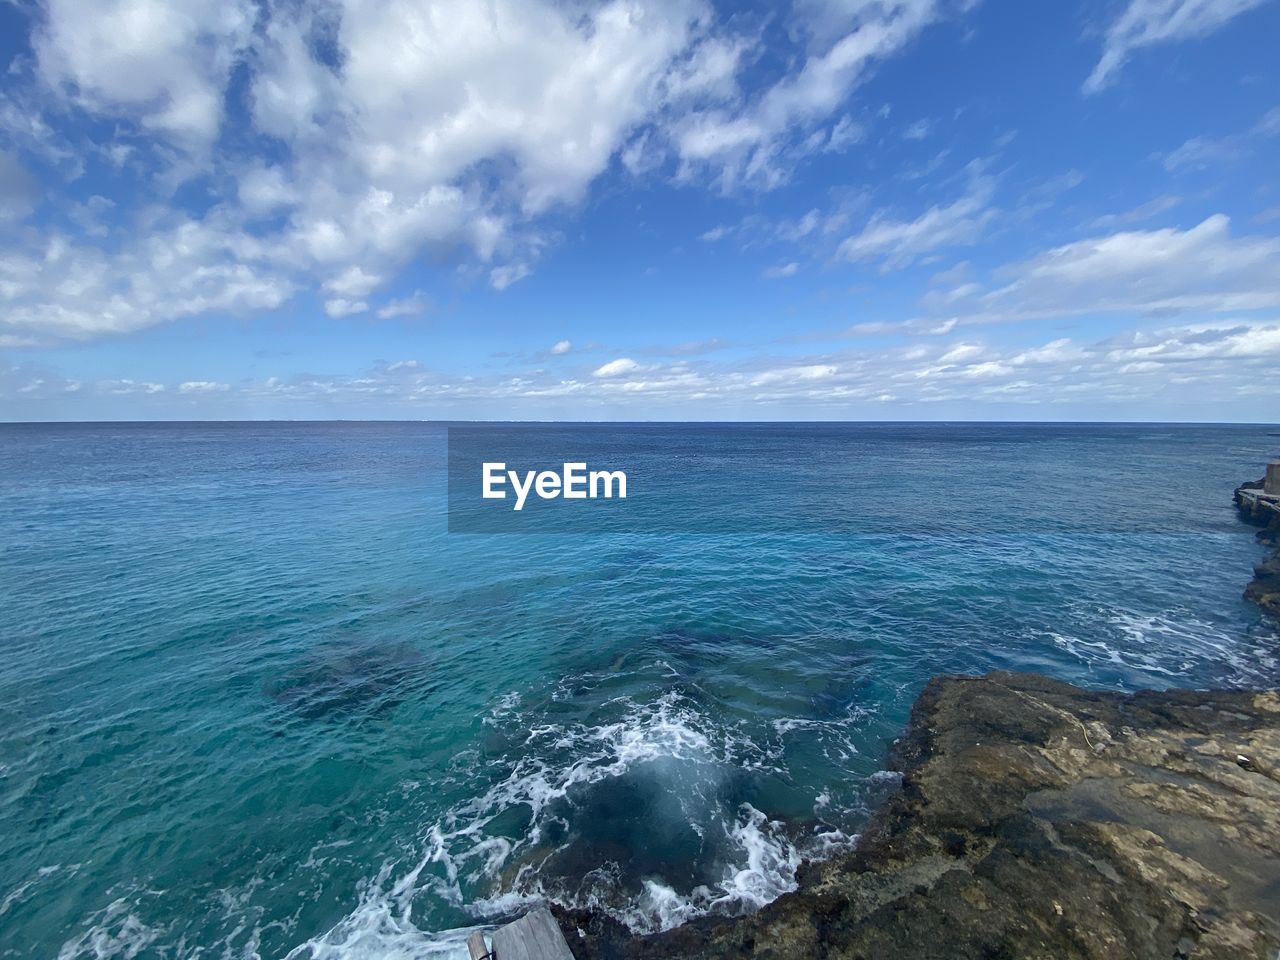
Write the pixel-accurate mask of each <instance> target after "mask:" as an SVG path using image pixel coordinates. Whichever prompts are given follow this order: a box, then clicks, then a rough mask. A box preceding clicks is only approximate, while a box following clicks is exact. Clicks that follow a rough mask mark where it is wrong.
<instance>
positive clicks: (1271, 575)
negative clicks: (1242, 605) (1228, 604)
mask: <svg viewBox="0 0 1280 960" xmlns="http://www.w3.org/2000/svg"><path fill="white" fill-rule="evenodd" d="M1235 502H1236V509H1237V510H1238V511H1240V517H1241V519H1243V520H1244V521H1245V522H1246V523H1251V524H1253V525H1254V526H1255V527H1261V528H1262V529H1261V530H1259V531H1258V540H1259V541H1260V542H1261V543H1265V544H1269V545H1270V546H1273V547H1276V548H1277V549H1276V550H1274V551H1273V552H1272V553H1271V555H1270V556H1269V557H1267V559H1265V560H1263V561H1262V562H1261V563H1260V564H1258V565H1257V566H1256V567H1254V568H1253V580H1251V581H1250V582H1249V585H1248V586H1247V587H1245V591H1244V595H1245V597H1246V598H1248V599H1249V600H1252V601H1253V602H1254V603H1256V604H1257V605H1258V606H1260V607H1261V608H1262V609H1263V610H1265V611H1266V612H1267V613H1269V614H1271V615H1272V616H1275V617H1280V463H1275V464H1271V465H1270V466H1268V467H1267V478H1266V479H1265V480H1258V481H1256V482H1254V483H1245V484H1242V485H1241V486H1239V487H1237V488H1236V495H1235Z"/></svg>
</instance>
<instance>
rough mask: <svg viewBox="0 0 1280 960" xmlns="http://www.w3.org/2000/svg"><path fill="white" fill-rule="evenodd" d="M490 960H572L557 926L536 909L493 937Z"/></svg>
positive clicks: (547, 912)
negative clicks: (491, 959) (491, 957)
mask: <svg viewBox="0 0 1280 960" xmlns="http://www.w3.org/2000/svg"><path fill="white" fill-rule="evenodd" d="M493 957H494V960H573V954H572V953H571V952H570V951H569V944H568V943H567V942H565V939H564V934H563V933H561V932H560V925H559V924H558V923H556V919H555V917H553V916H551V911H550V910H548V909H547V908H546V907H538V909H536V910H532V911H530V912H529V913H527V914H525V915H524V916H523V917H521V918H520V919H519V920H517V921H515V922H514V923H508V924H507V925H506V926H505V927H499V928H498V929H497V930H495V931H494V934H493Z"/></svg>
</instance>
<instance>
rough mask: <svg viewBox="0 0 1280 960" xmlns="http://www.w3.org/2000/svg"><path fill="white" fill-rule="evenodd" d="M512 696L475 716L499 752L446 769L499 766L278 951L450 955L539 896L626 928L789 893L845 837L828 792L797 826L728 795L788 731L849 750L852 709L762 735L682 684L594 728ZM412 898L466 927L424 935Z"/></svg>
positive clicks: (615, 702) (767, 760) (776, 760)
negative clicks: (353, 898) (538, 711)
mask: <svg viewBox="0 0 1280 960" xmlns="http://www.w3.org/2000/svg"><path fill="white" fill-rule="evenodd" d="M576 682H577V683H578V684H581V683H582V682H583V680H582V678H578V680H577V681H576ZM566 686H571V684H568V685H566ZM562 693H563V691H562V690H561V691H556V692H555V694H553V696H552V697H551V698H550V699H551V702H552V703H554V702H556V700H557V696H556V694H562ZM520 703H522V698H521V697H519V696H515V695H512V694H508V695H506V696H503V697H501V698H499V699H498V701H497V702H496V704H495V705H494V707H493V709H492V710H491V711H490V712H489V714H488V716H487V717H486V718H485V720H484V723H485V724H486V725H487V726H489V727H491V728H493V729H495V730H498V731H505V732H506V733H507V734H508V735H509V736H510V742H509V744H508V746H507V747H506V748H505V749H503V750H502V751H500V756H499V757H498V758H497V759H496V760H495V759H494V758H492V757H489V758H486V757H484V756H483V755H480V754H476V755H474V756H471V757H468V758H466V760H465V762H464V763H463V764H462V768H461V769H459V770H458V771H457V775H458V776H459V777H463V778H468V779H473V778H475V777H476V775H477V770H478V769H479V768H482V767H484V766H486V765H488V766H490V767H495V768H497V769H499V770H500V771H502V774H501V775H499V776H497V777H495V778H493V780H492V782H491V783H490V785H489V786H488V787H487V789H485V790H483V791H482V792H479V793H478V794H476V795H474V796H472V797H470V798H469V799H467V800H465V801H464V802H461V803H459V804H457V805H455V806H454V807H453V808H452V809H450V810H449V811H447V812H446V813H445V814H444V815H443V816H441V817H440V818H439V819H437V820H435V821H434V822H432V823H431V824H429V825H428V826H427V827H426V829H425V830H424V832H423V840H422V849H421V851H420V855H419V857H418V859H417V861H416V863H414V865H413V866H412V867H411V868H410V869H408V870H407V871H404V872H402V873H400V874H399V875H397V874H396V871H395V867H394V864H391V863H388V864H386V865H384V867H383V869H382V871H381V872H380V873H379V874H378V876H377V877H375V878H373V879H372V880H371V881H370V882H369V883H368V885H367V887H366V889H365V890H363V891H362V894H361V896H360V901H359V903H358V905H357V907H356V908H355V909H354V910H353V911H352V912H351V913H350V914H349V915H348V916H347V917H345V918H344V919H343V920H342V921H341V922H340V923H339V924H337V925H336V926H335V927H334V928H333V929H331V930H330V931H328V932H327V933H326V934H325V935H324V936H322V937H320V938H317V939H314V940H311V941H308V942H307V943H305V944H303V945H301V946H299V947H297V948H296V949H295V950H294V951H293V952H292V953H290V954H289V958H290V960H364V958H366V957H367V958H370V960H372V958H374V957H377V958H379V960H381V958H384V957H389V958H400V957H405V958H408V957H441V958H445V957H454V956H457V957H464V956H465V955H466V954H465V950H464V945H465V940H466V936H467V935H468V934H469V933H470V932H471V931H472V930H475V929H484V928H486V927H487V926H492V925H493V924H495V923H498V922H501V921H503V920H505V919H507V918H509V917H512V916H514V915H517V914H519V913H521V912H524V911H526V910H528V909H530V908H531V907H533V906H535V905H538V904H543V903H548V902H550V903H556V904H560V905H561V906H564V907H566V908H576V909H589V910H594V911H598V912H600V913H603V914H606V915H608V916H610V917H612V918H613V919H615V920H617V921H619V922H620V923H623V924H624V925H626V926H627V927H628V928H630V929H631V930H633V931H634V932H637V933H651V932H656V931H659V930H666V929H669V928H671V927H673V926H677V925H679V924H681V923H685V922H687V921H688V920H691V919H693V918H695V917H700V916H705V915H707V914H711V913H718V914H724V915H732V914H742V913H747V912H751V911H754V910H757V909H759V908H760V907H762V906H764V905H765V904H767V903H770V902H771V901H773V900H775V899H776V898H777V897H779V896H781V895H782V894H784V893H787V892H788V891H791V890H794V889H795V888H796V871H797V870H798V868H799V866H800V864H801V863H802V862H803V861H804V860H815V859H824V858H827V857H830V856H832V855H834V854H835V853H837V852H839V851H841V850H846V849H849V848H850V847H851V846H852V844H853V843H854V841H855V840H856V836H854V835H853V834H851V833H849V832H846V831H845V830H844V829H841V827H840V826H839V825H838V824H836V823H834V822H832V819H835V818H834V817H833V814H835V813H837V812H838V811H836V810H835V808H834V805H833V801H832V797H831V793H830V791H828V790H824V791H822V792H821V793H820V794H819V795H815V796H814V797H813V799H812V811H813V815H812V819H811V820H810V821H808V822H806V823H803V824H797V823H788V822H786V821H784V820H783V819H781V818H777V817H770V816H769V815H767V814H766V813H765V812H763V811H762V810H761V809H759V808H758V807H757V806H755V805H754V804H752V803H751V802H747V801H743V800H735V799H734V792H735V791H734V789H733V784H734V778H735V777H738V776H741V774H742V772H743V771H754V772H756V773H759V772H761V771H764V772H767V773H770V774H776V775H780V776H785V775H786V772H787V771H786V768H785V764H784V762H783V753H784V746H785V740H786V739H787V737H788V736H790V735H792V734H795V733H797V732H798V731H804V732H806V733H809V734H815V735H818V736H820V737H833V738H835V739H836V740H839V741H840V743H841V746H840V747H839V748H838V749H839V750H840V751H841V752H842V753H844V752H847V753H848V754H850V755H852V754H856V752H857V751H856V749H855V748H854V747H853V745H852V743H851V742H849V741H848V739H847V738H848V735H849V730H848V727H851V726H852V725H855V724H856V723H858V722H861V714H858V713H856V712H854V713H852V714H851V715H850V717H849V718H848V719H847V720H845V721H843V722H841V721H838V720H834V719H833V720H823V721H814V722H809V721H805V720H802V719H790V720H787V719H784V720H779V721H778V722H777V723H776V724H773V725H772V728H771V729H772V732H773V735H772V736H771V737H768V738H766V739H765V741H764V742H761V740H759V739H756V738H752V737H751V736H748V734H747V733H746V732H745V730H744V729H743V728H742V727H741V726H736V725H732V724H725V723H724V722H723V721H721V722H720V723H719V724H717V723H715V722H713V721H712V719H711V717H710V715H709V713H708V712H706V711H704V710H703V709H701V708H700V706H699V704H698V703H697V699H696V696H694V695H692V694H691V692H689V691H684V690H669V691H668V692H666V693H664V694H663V695H661V696H659V697H657V698H655V699H653V700H651V701H649V702H647V703H640V702H635V701H633V700H632V699H630V698H628V697H625V696H624V697H617V698H614V699H612V700H608V701H606V704H605V705H606V707H607V708H610V709H612V710H613V711H615V712H616V713H617V714H618V715H617V716H616V718H610V719H608V720H607V721H604V722H599V723H594V724H588V723H582V722H574V723H559V722H553V721H552V720H550V719H548V718H537V717H534V718H531V717H530V716H529V715H528V714H524V715H521V714H519V713H517V712H516V709H515V708H516V706H517V705H518V704H520ZM549 712H552V713H553V712H554V711H549ZM762 729H764V730H766V731H767V730H769V729H770V726H769V725H766V726H765V727H764V728H762ZM833 742H834V740H833ZM592 831H594V832H592ZM628 831H634V833H631V832H628ZM646 849H648V850H651V851H653V852H652V855H651V856H646V855H645V851H646ZM691 864H697V869H698V870H700V871H701V873H696V874H695V873H691ZM420 898H421V899H425V900H428V901H432V902H438V903H443V904H446V905H447V906H448V907H450V908H452V909H454V910H457V911H461V912H462V913H464V914H465V915H469V916H471V917H473V918H474V919H475V920H476V921H477V923H478V924H479V925H478V926H462V927H457V928H453V929H449V930H444V931H441V932H429V931H424V930H422V929H420V928H419V927H418V926H416V925H415V924H414V922H413V919H412V918H413V906H414V903H415V902H417V901H419V899H420ZM427 912H429V911H427Z"/></svg>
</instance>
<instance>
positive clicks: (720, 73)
mask: <svg viewBox="0 0 1280 960" xmlns="http://www.w3.org/2000/svg"><path fill="white" fill-rule="evenodd" d="M969 5H970V4H968V3H967V2H961V0H877V2H874V3H864V2H858V3H853V4H850V3H846V2H843V0H796V4H795V10H794V18H793V25H794V30H793V31H791V32H788V33H786V34H785V35H783V36H782V38H781V39H780V41H779V42H783V43H786V44H790V45H791V48H792V49H791V51H790V52H791V54H793V55H792V56H790V57H789V58H788V59H787V61H786V63H785V64H784V66H783V69H781V70H780V71H775V72H773V73H772V74H770V75H768V79H766V80H765V81H764V82H763V83H757V84H756V86H755V87H754V88H752V89H747V88H744V86H743V65H744V64H745V63H746V62H748V61H749V60H751V59H753V58H758V57H759V55H760V53H761V43H762V40H761V33H760V30H761V29H762V28H761V27H760V24H759V23H758V22H756V21H753V20H751V18H749V17H736V18H727V19H726V18H723V17H720V16H718V15H717V13H716V11H715V10H714V8H713V7H712V6H711V5H710V4H709V3H708V2H706V0H602V2H593V3H589V4H581V5H567V6H566V5H563V4H560V3H557V2H554V0H493V2H490V3H485V4H475V3H471V2H469V0H440V2H437V3H433V4H430V5H424V4H422V3H420V2H417V0H390V2H385V0H377V2H375V0H333V2H331V3H329V2H326V3H323V4H317V5H294V4H283V3H266V4H263V3H259V2H255V0H228V2H226V3H219V4H212V5H210V4H207V3H204V4H201V3H197V2H195V0H103V2H101V3H94V4H88V5H85V4H77V3H73V2H72V0H45V3H44V4H43V8H42V11H41V13H42V16H40V18H39V24H38V26H37V27H36V28H35V31H34V34H33V36H32V50H33V56H32V57H31V58H30V60H29V61H27V60H23V61H17V62H15V64H16V65H15V66H14V68H13V70H12V71H11V76H10V77H9V78H8V81H7V86H8V90H7V92H8V93H9V94H10V97H9V99H8V101H7V102H6V103H5V104H3V105H0V113H2V114H3V116H0V126H3V127H4V129H5V130H6V131H7V132H8V134H9V136H10V138H11V140H12V141H13V142H15V143H19V144H22V145H23V148H24V149H28V150H31V151H33V152H34V151H37V150H38V151H40V152H41V154H42V155H43V156H44V157H46V158H47V159H49V160H50V161H51V162H56V163H58V164H61V165H63V166H64V167H65V168H67V169H68V170H69V172H70V173H71V175H74V171H70V167H71V166H74V165H75V164H76V163H77V160H76V158H77V157H78V156H84V155H87V154H93V155H94V156H99V157H103V158H106V159H107V160H108V161H109V162H110V164H111V165H112V166H113V167H114V168H115V169H117V170H118V171H119V175H120V176H121V177H122V178H129V177H131V178H133V179H132V182H131V185H130V189H129V190H127V191H122V193H121V194H120V196H121V197H128V198H129V199H130V200H134V199H135V198H136V202H134V203H132V204H131V205H130V204H126V206H124V207H122V208H121V209H118V210H116V211H115V212H114V213H113V215H112V217H111V218H110V220H111V223H112V225H113V227H114V231H115V232H114V233H113V234H112V235H110V236H108V233H110V232H111V231H110V230H108V229H107V228H105V227H104V228H102V229H101V230H100V231H99V232H98V233H92V234H91V233H89V232H87V231H86V232H84V233H83V234H81V235H80V236H78V237H67V236H63V235H60V234H58V233H56V232H55V229H54V228H52V227H49V226H42V227H39V228H38V229H36V230H33V231H32V232H31V233H30V234H28V235H27V236H25V237H24V244H25V249H23V250H20V251H19V252H18V254H17V257H16V261H17V263H18V267H17V268H14V269H8V270H7V271H6V275H5V277H4V280H3V282H0V306H3V308H4V309H3V310H0V336H3V337H4V338H5V342H9V343H15V342H27V341H28V340H32V341H50V340H55V339H62V338H76V339H83V338H86V337H93V336H99V335H103V334H108V333H122V332H128V331H131V330H137V329H140V328H142V327H145V326H148V325H151V324H156V323H163V322H167V321H170V320H175V319H181V318H183V317H188V316H193V315H197V314H199V313H202V312H253V311H255V310H269V309H274V308H275V307H278V306H279V305H280V304H282V303H283V302H285V300H287V299H288V298H289V297H290V296H292V295H293V294H294V293H295V292H297V291H301V290H309V291H313V292H318V293H319V294H320V300H321V302H322V303H323V304H324V309H325V312H326V313H328V314H329V315H330V316H345V315H350V314H353V313H357V312H364V311H366V310H376V311H377V312H378V315H382V314H384V313H385V314H387V315H393V314H394V315H399V314H398V313H396V308H394V307H392V306H391V305H390V304H388V305H385V306H384V307H381V308H379V307H376V299H377V294H378V293H379V291H380V290H382V289H383V288H384V287H385V286H386V285H387V284H389V283H390V282H391V281H392V280H394V279H395V278H396V277H397V276H398V274H399V273H400V271H401V270H403V269H404V268H405V266H406V265H408V264H409V263H411V262H413V261H415V260H418V261H421V259H422V258H424V257H425V259H426V261H427V262H430V263H439V264H445V265H451V266H458V267H460V268H461V270H460V272H462V273H464V274H465V275H466V276H469V277H480V278H484V279H486V280H487V281H488V283H489V284H490V285H491V286H492V287H493V288H494V289H496V290H503V289H506V288H508V287H510V286H511V285H512V284H514V283H516V282H518V281H520V280H522V279H523V278H525V277H527V276H529V275H530V274H531V273H532V272H533V271H534V270H535V269H536V267H537V264H538V262H539V259H540V257H541V256H542V255H543V253H544V251H545V250H546V248H547V247H548V245H549V244H550V243H552V242H554V239H555V234H554V233H549V232H548V231H547V229H546V228H545V227H544V225H543V224H544V219H545V218H546V216H547V215H548V214H550V213H551V212H553V211H554V210H555V209H556V208H564V207H568V206H572V205H574V204H577V203H579V202H580V201H582V199H583V198H584V197H585V196H586V194H587V192H588V190H589V189H590V187H591V185H592V184H593V182H594V181H595V180H596V179H597V178H598V177H599V176H600V175H601V174H602V173H603V172H604V171H606V170H607V169H608V168H609V166H610V164H611V163H613V162H614V161H615V159H617V160H620V161H622V162H623V164H624V165H625V166H626V168H627V169H629V170H631V171H632V173H633V174H635V175H650V174H653V173H654V171H657V170H659V169H665V173H664V174H662V175H666V176H674V177H676V178H677V179H681V180H684V181H688V180H690V179H695V178H702V179H703V180H704V182H705V181H713V182H715V183H717V184H719V185H720V186H721V187H724V188H728V187H729V186H731V185H733V184H741V183H751V184H752V185H754V186H757V187H768V186H771V185H775V184H777V183H780V182H781V181H782V180H783V179H785V177H786V174H787V171H788V170H789V169H792V168H793V167H794V163H795V162H796V161H797V160H798V159H799V158H801V157H803V156H805V155H807V154H812V153H817V152H821V151H823V150H834V149H845V148H847V147H849V146H851V145H852V144H853V143H856V142H858V140H859V139H860V138H861V136H862V127H861V125H860V124H859V123H858V121H857V120H855V119H854V118H853V116H851V114H850V106H849V104H848V100H849V98H850V96H851V94H852V93H853V92H854V91H855V89H856V88H857V86H858V85H859V83H860V82H861V81H862V80H863V79H864V78H865V77H866V76H867V74H868V72H869V71H870V70H872V69H873V68H874V66H875V65H876V64H878V63H880V62H882V61H884V60H886V59H887V58H889V57H892V56H894V55H895V54H897V53H899V52H900V51H902V50H903V49H904V48H905V47H906V46H907V45H908V44H909V43H910V42H911V40H912V39H914V38H915V37H916V36H918V35H919V34H920V32H921V31H923V30H924V29H925V28H927V27H928V26H929V25H930V24H932V23H935V22H937V21H938V20H940V19H942V18H944V17H946V16H949V15H950V14H951V12H952V11H953V10H963V9H965V8H966V7H967V6H969ZM231 103H235V104H237V106H239V105H240V104H243V105H244V107H245V108H247V114H245V113H242V112H241V111H239V110H229V108H228V104H231ZM85 117H87V118H89V119H90V120H91V121H92V123H83V122H80V121H81V120H82V119H83V118H85ZM64 134H65V136H64ZM68 137H70V138H72V139H68ZM73 140H74V142H73ZM664 165H665V166H664ZM11 167H12V164H9V165H7V166H5V167H4V168H3V169H0V179H4V180H6V181H13V182H17V181H18V180H19V179H20V177H19V174H18V173H16V172H14V170H13V169H10V168H11ZM15 169H16V168H15ZM10 174H12V175H11V176H10ZM189 181H199V182H200V185H201V189H203V190H207V191H209V192H210V195H209V202H208V203H207V204H204V205H203V206H202V207H201V211H202V212H200V213H196V212H194V210H189V211H188V212H187V213H186V214H184V215H179V214H177V213H175V212H173V211H172V210H169V211H165V210H164V209H163V208H165V207H167V206H169V205H170V204H171V201H172V196H173V194H174V191H175V190H177V188H179V187H180V186H182V185H183V184H184V183H187V182H189ZM9 194H14V197H16V199H14V198H13V197H10V196H9ZM19 194H21V191H18V192H17V193H15V191H14V190H9V191H8V192H7V193H3V195H2V196H0V207H2V208H3V209H2V210H0V213H3V214H4V215H6V216H7V215H9V211H10V209H11V208H12V209H13V210H14V211H16V213H14V214H13V216H18V217H24V216H26V215H27V214H28V213H29V212H30V209H29V207H30V204H29V203H28V202H27V201H26V200H25V199H24V196H25V195H19ZM41 231H43V232H41ZM178 231H187V233H188V234H189V237H188V238H187V239H188V240H190V241H191V242H190V243H188V244H186V245H183V244H181V243H180V244H178V245H177V246H176V247H173V249H172V251H171V253H170V254H169V255H166V254H165V253H164V252H163V248H165V247H167V246H172V241H173V240H174V239H175V233H176V232H178ZM715 235H716V232H715V231H714V230H713V231H709V233H708V236H707V238H708V239H712V238H713V237H714V236H715ZM89 240H94V241H96V242H93V243H90V242H87V241H89ZM61 249H68V250H70V251H71V254H72V255H68V256H59V255H58V251H59V250H61ZM50 251H53V253H54V255H53V256H51V257H46V254H47V253H49V252H50ZM112 277H116V278H119V277H124V278H125V279H124V280H123V281H121V282H111V280H110V279H109V278H112ZM95 301H96V302H99V303H102V304H103V309H102V311H101V315H98V311H95V310H93V309H91V304H93V303H94V302H95ZM371 305H373V306H371Z"/></svg>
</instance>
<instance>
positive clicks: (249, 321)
mask: <svg viewBox="0 0 1280 960" xmlns="http://www.w3.org/2000/svg"><path fill="white" fill-rule="evenodd" d="M1278 38H1280V3H1277V2H1274V0H1273V2H1267V0H1085V2H1081V3H1073V2H1063V3H1025V2H1012V0H970V2H966V0H796V2H793V3H791V4H789V5H786V4H775V3H759V4H736V5H733V4H714V3H706V2H699V0H622V2H607V3H603V4H601V3H593V2H570V3H551V2H544V0H491V2H489V3H487V4H477V3H475V2H473V0H462V2H453V0H449V2H443V0H442V2H434V3H428V2H425V0H384V2H378V3H375V2H372V0H325V2H322V3H310V4H307V3H297V2H273V0H226V2H224V3H220V4H210V3H208V2H207V0H99V2H95V3H74V2H70V0H47V2H43V3H29V2H21V0H20V2H16V3H15V2H8V3H3V4H0V59H2V60H3V62H4V64H5V73H4V78H3V81H2V82H3V84H4V98H3V100H2V101H0V243H3V248H4V256H3V257H2V258H0V419H13V420H16V419H153V418H163V419H203V418H209V419H221V418H328V417H343V418H383V417H386V418H422V419H441V418H448V419H453V418H472V417H475V418H504V419H507V418H510V419H548V418H555V419H584V420H587V419H650V418H661V419H810V418H815V419H1019V420H1067V419H1105V420H1129V419H1176V420H1241V421H1276V420H1280V400H1277V397H1278V396H1280V390H1278V389H1277V387H1276V383H1277V378H1276V373H1275V371H1276V368H1277V361H1280V182H1278V181H1277V171H1280V164H1278V163H1277V159H1280V149H1278V148H1280V58H1277V57H1276V55H1275V49H1276V41H1277V39H1278Z"/></svg>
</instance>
